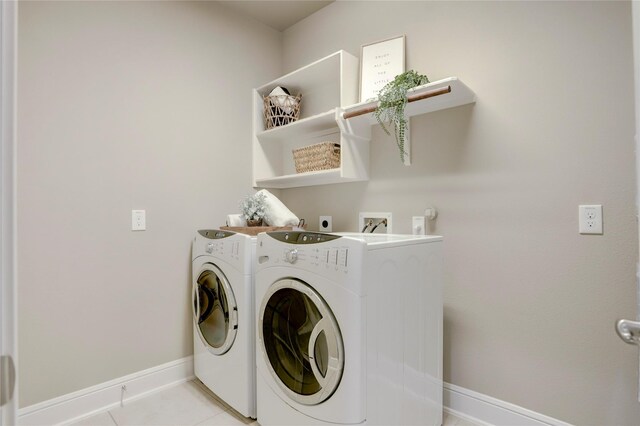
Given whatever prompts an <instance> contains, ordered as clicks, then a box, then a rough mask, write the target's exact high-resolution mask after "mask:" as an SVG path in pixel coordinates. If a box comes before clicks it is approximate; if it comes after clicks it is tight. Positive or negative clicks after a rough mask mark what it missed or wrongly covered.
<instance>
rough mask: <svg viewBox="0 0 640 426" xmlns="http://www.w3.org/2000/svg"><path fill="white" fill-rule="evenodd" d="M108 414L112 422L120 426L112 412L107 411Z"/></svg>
mask: <svg viewBox="0 0 640 426" xmlns="http://www.w3.org/2000/svg"><path fill="white" fill-rule="evenodd" d="M107 413H108V414H109V417H111V420H112V421H113V424H114V425H116V426H118V422H116V419H115V417H113V414H111V410H107Z"/></svg>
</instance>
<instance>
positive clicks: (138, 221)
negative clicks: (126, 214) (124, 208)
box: [131, 210, 147, 231]
mask: <svg viewBox="0 0 640 426" xmlns="http://www.w3.org/2000/svg"><path fill="white" fill-rule="evenodd" d="M146 229H147V215H146V212H145V211H144V210H131V230H132V231H144V230H146Z"/></svg>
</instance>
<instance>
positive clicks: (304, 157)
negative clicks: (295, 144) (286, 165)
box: [293, 142, 340, 173]
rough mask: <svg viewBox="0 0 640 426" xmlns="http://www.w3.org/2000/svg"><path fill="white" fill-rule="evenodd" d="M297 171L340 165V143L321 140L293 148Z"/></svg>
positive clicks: (324, 168)
mask: <svg viewBox="0 0 640 426" xmlns="http://www.w3.org/2000/svg"><path fill="white" fill-rule="evenodd" d="M293 160H294V162H295V165H296V173H304V172H314V171H318V170H328V169H335V168H337V167H340V144H337V143H335V142H321V143H317V144H314V145H309V146H305V147H304V148H298V149H294V150H293Z"/></svg>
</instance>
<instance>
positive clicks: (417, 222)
mask: <svg viewBox="0 0 640 426" xmlns="http://www.w3.org/2000/svg"><path fill="white" fill-rule="evenodd" d="M425 219H426V218H425V217H424V216H413V218H412V220H411V233H412V234H413V235H425V234H426V229H425V228H426V221H425Z"/></svg>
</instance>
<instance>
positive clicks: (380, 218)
mask: <svg viewBox="0 0 640 426" xmlns="http://www.w3.org/2000/svg"><path fill="white" fill-rule="evenodd" d="M391 219H392V216H391V213H389V212H382V213H380V212H360V215H359V216H358V231H360V232H363V233H365V234H391V226H392V220H391Z"/></svg>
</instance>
